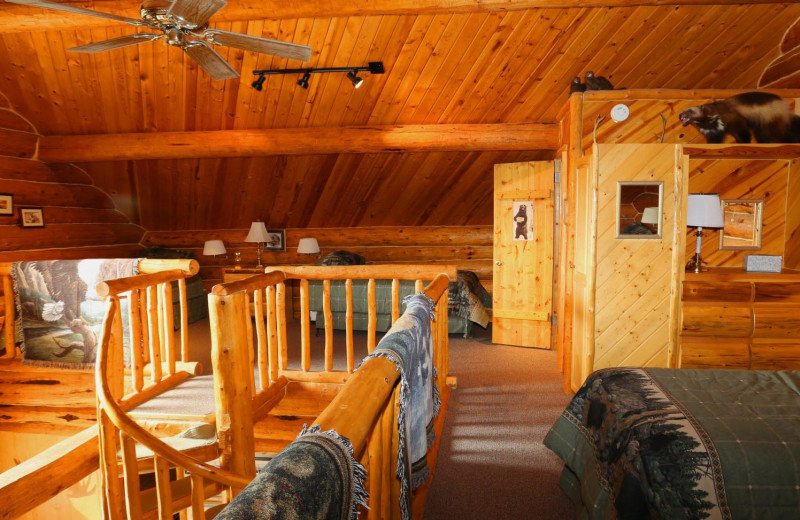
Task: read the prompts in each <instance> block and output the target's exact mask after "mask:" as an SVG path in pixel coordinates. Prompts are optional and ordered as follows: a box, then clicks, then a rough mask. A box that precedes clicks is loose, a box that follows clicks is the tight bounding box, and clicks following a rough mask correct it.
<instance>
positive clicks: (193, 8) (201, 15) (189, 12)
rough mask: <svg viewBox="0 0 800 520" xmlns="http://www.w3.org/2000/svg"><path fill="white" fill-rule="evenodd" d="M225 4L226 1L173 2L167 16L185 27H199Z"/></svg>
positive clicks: (192, 0)
mask: <svg viewBox="0 0 800 520" xmlns="http://www.w3.org/2000/svg"><path fill="white" fill-rule="evenodd" d="M227 3H228V2H226V0H175V1H174V2H172V5H171V6H170V8H169V10H168V11H167V14H168V15H170V16H172V17H173V18H175V19H177V20H178V21H179V22H181V23H182V24H183V25H185V26H189V27H200V26H201V25H204V24H205V23H206V22H208V20H209V19H210V18H211V17H212V16H214V13H216V12H217V11H219V10H220V9H222V8H223V7H225V5H226V4H227Z"/></svg>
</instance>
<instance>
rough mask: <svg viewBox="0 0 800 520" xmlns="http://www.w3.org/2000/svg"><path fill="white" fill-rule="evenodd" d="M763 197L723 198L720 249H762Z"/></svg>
mask: <svg viewBox="0 0 800 520" xmlns="http://www.w3.org/2000/svg"><path fill="white" fill-rule="evenodd" d="M763 213H764V201H763V200H762V199H722V226H723V227H722V230H721V231H720V233H719V248H720V249H744V250H747V249H751V250H752V249H761V221H762V218H763V217H762V216H763Z"/></svg>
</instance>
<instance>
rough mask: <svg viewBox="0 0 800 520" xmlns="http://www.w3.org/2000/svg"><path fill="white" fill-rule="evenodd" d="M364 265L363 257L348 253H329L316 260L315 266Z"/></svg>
mask: <svg viewBox="0 0 800 520" xmlns="http://www.w3.org/2000/svg"><path fill="white" fill-rule="evenodd" d="M365 263H366V261H365V260H364V257H363V256H361V255H357V254H355V253H351V252H350V251H331V252H330V253H326V254H324V255H322V256H321V257H319V260H317V265H364V264H365Z"/></svg>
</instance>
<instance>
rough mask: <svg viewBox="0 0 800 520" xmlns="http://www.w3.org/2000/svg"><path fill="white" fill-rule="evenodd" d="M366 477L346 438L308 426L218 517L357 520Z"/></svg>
mask: <svg viewBox="0 0 800 520" xmlns="http://www.w3.org/2000/svg"><path fill="white" fill-rule="evenodd" d="M366 477H367V474H366V471H365V470H364V467H363V466H362V465H361V464H359V463H358V462H357V461H356V460H355V458H354V457H353V446H352V444H351V443H350V441H349V440H348V439H347V438H345V437H342V436H340V435H337V434H336V432H335V431H334V430H328V431H325V432H321V431H320V430H319V426H313V427H311V428H310V429H309V430H306V429H305V428H304V429H303V431H302V432H300V435H298V437H297V439H296V440H295V441H294V442H292V443H291V444H290V445H289V446H287V447H286V448H284V449H283V450H282V451H281V452H280V453H278V455H276V456H275V458H273V459H272V460H271V461H270V462H269V464H267V465H266V466H265V467H264V469H262V470H261V472H259V474H258V475H256V478H255V479H253V481H252V482H251V483H250V484H248V485H247V487H245V488H244V489H243V490H242V492H241V493H239V494H238V495H237V496H236V498H234V499H233V501H231V503H230V504H228V506H227V507H226V508H225V509H223V510H222V511H221V512H220V514H219V515H217V517H216V518H217V520H254V519H258V520H284V519H291V518H296V519H298V520H300V519H306V518H309V519H311V518H314V519H318V520H356V518H357V517H358V511H357V506H358V505H359V504H360V505H363V506H366V505H367V498H368V497H367V493H366V491H365V490H364V484H363V480H364V479H366Z"/></svg>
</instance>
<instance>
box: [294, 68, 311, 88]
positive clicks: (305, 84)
mask: <svg viewBox="0 0 800 520" xmlns="http://www.w3.org/2000/svg"><path fill="white" fill-rule="evenodd" d="M310 78H311V73H310V72H306V73H305V74H303V77H302V78H301V79H298V80H297V84H298V85H300V86H301V87H303V88H308V80H309V79H310Z"/></svg>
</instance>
